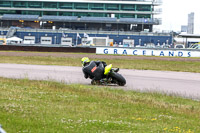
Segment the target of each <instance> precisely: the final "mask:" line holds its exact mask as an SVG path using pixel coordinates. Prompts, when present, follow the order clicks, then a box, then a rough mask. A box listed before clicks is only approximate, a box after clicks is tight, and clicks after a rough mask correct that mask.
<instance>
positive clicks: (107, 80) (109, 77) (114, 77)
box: [91, 64, 126, 86]
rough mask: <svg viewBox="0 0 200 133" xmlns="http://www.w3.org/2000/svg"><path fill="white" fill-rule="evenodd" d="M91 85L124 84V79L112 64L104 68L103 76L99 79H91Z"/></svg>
mask: <svg viewBox="0 0 200 133" xmlns="http://www.w3.org/2000/svg"><path fill="white" fill-rule="evenodd" d="M91 84H92V85H109V84H117V85H119V86H124V85H125V84H126V79H125V78H124V77H123V76H122V75H121V74H119V73H118V71H115V70H114V69H113V68H112V64H110V65H108V66H106V67H105V69H104V77H103V79H101V80H100V81H94V80H92V81H91Z"/></svg>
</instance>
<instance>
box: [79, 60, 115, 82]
mask: <svg viewBox="0 0 200 133" xmlns="http://www.w3.org/2000/svg"><path fill="white" fill-rule="evenodd" d="M81 63H82V66H83V68H82V71H83V73H84V77H85V78H86V79H87V78H88V77H89V78H90V79H92V81H91V83H92V84H100V80H101V79H102V78H103V77H104V68H105V67H106V66H107V64H106V63H105V62H104V61H90V59H89V58H88V57H83V58H82V59H81ZM114 71H115V72H118V71H119V68H118V69H116V70H114Z"/></svg>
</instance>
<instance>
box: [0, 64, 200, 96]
mask: <svg viewBox="0 0 200 133" xmlns="http://www.w3.org/2000/svg"><path fill="white" fill-rule="evenodd" d="M119 73H120V74H122V75H123V76H124V77H125V78H126V80H127V84H126V85H125V87H121V88H123V89H126V90H138V91H151V92H152V91H154V92H162V93H167V94H172V95H178V96H182V97H185V98H191V99H198V100H200V73H187V72H168V71H150V70H127V69H121V70H120V71H119ZM0 76H1V77H8V78H28V79H31V80H53V81H58V82H65V83H80V84H90V80H89V79H85V78H84V77H83V73H82V68H81V67H70V66H47V65H23V64H3V63H1V64H0ZM111 87H117V86H111Z"/></svg>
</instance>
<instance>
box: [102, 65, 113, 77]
mask: <svg viewBox="0 0 200 133" xmlns="http://www.w3.org/2000/svg"><path fill="white" fill-rule="evenodd" d="M111 69H112V64H110V65H108V66H106V67H105V71H104V75H107V74H108V73H109V72H110V70H111Z"/></svg>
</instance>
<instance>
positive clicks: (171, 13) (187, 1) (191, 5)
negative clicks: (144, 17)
mask: <svg viewBox="0 0 200 133" xmlns="http://www.w3.org/2000/svg"><path fill="white" fill-rule="evenodd" d="M198 3H199V2H198V0H162V6H161V8H162V14H161V15H160V16H159V17H160V18H162V25H160V26H157V27H156V29H157V28H158V29H159V30H161V31H163V30H164V31H181V25H187V23H188V14H190V13H191V12H194V23H195V24H194V33H195V34H200V6H199V4H198ZM198 19H199V20H198ZM198 23H199V24H198Z"/></svg>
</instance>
